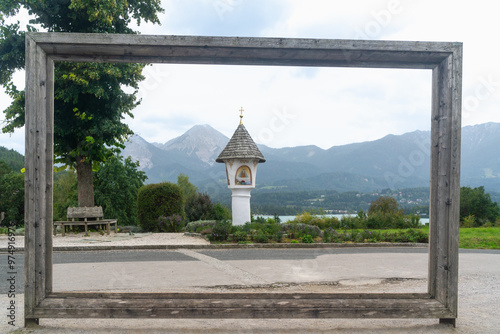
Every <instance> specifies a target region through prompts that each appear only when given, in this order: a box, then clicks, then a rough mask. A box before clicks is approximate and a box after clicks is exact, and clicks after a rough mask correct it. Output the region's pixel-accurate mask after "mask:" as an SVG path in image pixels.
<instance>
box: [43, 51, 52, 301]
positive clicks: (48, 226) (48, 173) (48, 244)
mask: <svg viewBox="0 0 500 334" xmlns="http://www.w3.org/2000/svg"><path fill="white" fill-rule="evenodd" d="M45 68H46V83H45V87H46V89H45V91H46V96H45V104H46V117H45V119H46V127H45V131H46V148H45V150H46V158H45V159H46V161H45V165H46V170H45V180H46V181H45V182H46V184H45V196H46V209H45V214H46V217H45V240H44V244H43V246H42V247H44V248H45V287H44V288H45V296H46V295H49V294H50V293H51V292H52V280H53V275H52V255H53V254H52V251H53V249H52V221H53V207H54V206H53V195H54V194H53V184H54V179H53V178H54V173H53V170H52V166H53V165H54V99H53V98H52V97H53V96H54V60H53V59H52V58H50V57H47V62H46V67H45Z"/></svg>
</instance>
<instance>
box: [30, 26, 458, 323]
mask: <svg viewBox="0 0 500 334" xmlns="http://www.w3.org/2000/svg"><path fill="white" fill-rule="evenodd" d="M54 61H80V62H130V63H132V62H136V63H137V62H146V63H182V64H230V65H272V66H324V67H373V68H409V69H430V70H432V78H433V79H432V117H431V123H432V125H431V190H430V221H431V227H430V245H429V271H428V275H429V276H428V277H429V279H428V291H427V293H418V294H415V293H411V294H385V293H384V294H373V293H372V294H360V293H355V294H321V293H307V294H304V293H265V294H262V293H261V294H253V293H224V294H221V293H153V294H151V293H144V294H138V293H55V292H53V291H52V184H53V177H52V166H53V131H54V129H53V127H54V122H53V117H54V111H53V110H54V107H53V106H54V102H53V96H54ZM461 89H462V44H461V43H442V42H399V41H362V40H320V39H284V38H238V37H200V36H141V35H110V34H70V33H28V34H27V36H26V176H25V189H26V190H25V200H26V202H25V203H26V204H25V227H26V239H25V240H26V241H25V258H26V260H25V320H26V325H29V324H32V323H38V319H39V318H119V317H123V318H437V319H440V322H445V323H451V324H453V325H454V324H455V320H456V317H457V292H458V222H459V199H460V197H459V195H460V194H459V192H460V131H461Z"/></svg>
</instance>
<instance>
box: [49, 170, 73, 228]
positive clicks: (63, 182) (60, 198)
mask: <svg viewBox="0 0 500 334" xmlns="http://www.w3.org/2000/svg"><path fill="white" fill-rule="evenodd" d="M53 193H54V198H53V203H54V204H53V208H54V209H53V213H54V220H66V213H67V211H68V207H75V206H78V181H77V179H76V172H75V171H74V170H73V169H67V170H63V171H59V172H57V173H54V192H53Z"/></svg>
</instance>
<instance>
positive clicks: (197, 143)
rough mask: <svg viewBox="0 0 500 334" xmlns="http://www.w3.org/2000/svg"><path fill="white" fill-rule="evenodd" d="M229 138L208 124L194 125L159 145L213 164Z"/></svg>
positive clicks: (163, 148)
mask: <svg viewBox="0 0 500 334" xmlns="http://www.w3.org/2000/svg"><path fill="white" fill-rule="evenodd" d="M228 141H229V138H227V137H226V136H225V135H223V134H222V133H220V132H219V131H217V130H215V129H214V128H213V127H211V126H210V125H208V124H202V125H195V126H193V127H192V128H191V129H189V130H188V131H186V132H185V133H184V134H183V135H181V136H179V137H177V138H174V139H171V140H169V141H168V142H166V143H165V144H164V145H162V146H160V148H161V149H162V150H165V151H172V150H176V151H181V152H183V153H185V154H187V155H188V156H193V155H196V156H197V157H198V159H200V160H201V161H203V162H205V163H207V164H209V165H210V166H213V165H214V164H215V159H216V158H217V155H218V154H219V153H220V152H221V151H222V150H223V149H224V147H225V146H226V144H227V142H228Z"/></svg>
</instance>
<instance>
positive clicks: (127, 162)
mask: <svg viewBox="0 0 500 334" xmlns="http://www.w3.org/2000/svg"><path fill="white" fill-rule="evenodd" d="M146 179H147V176H146V173H144V172H143V171H141V170H139V163H138V162H133V161H132V159H131V158H130V157H128V158H126V159H124V158H123V157H122V156H119V155H118V156H113V157H111V158H110V159H108V160H106V162H105V163H101V166H99V170H98V171H97V173H96V177H95V183H94V184H95V197H96V203H97V205H100V206H102V208H103V211H104V216H105V217H106V218H116V219H118V223H119V224H122V225H137V222H138V220H137V193H138V191H139V188H140V187H142V186H143V184H144V181H146Z"/></svg>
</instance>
